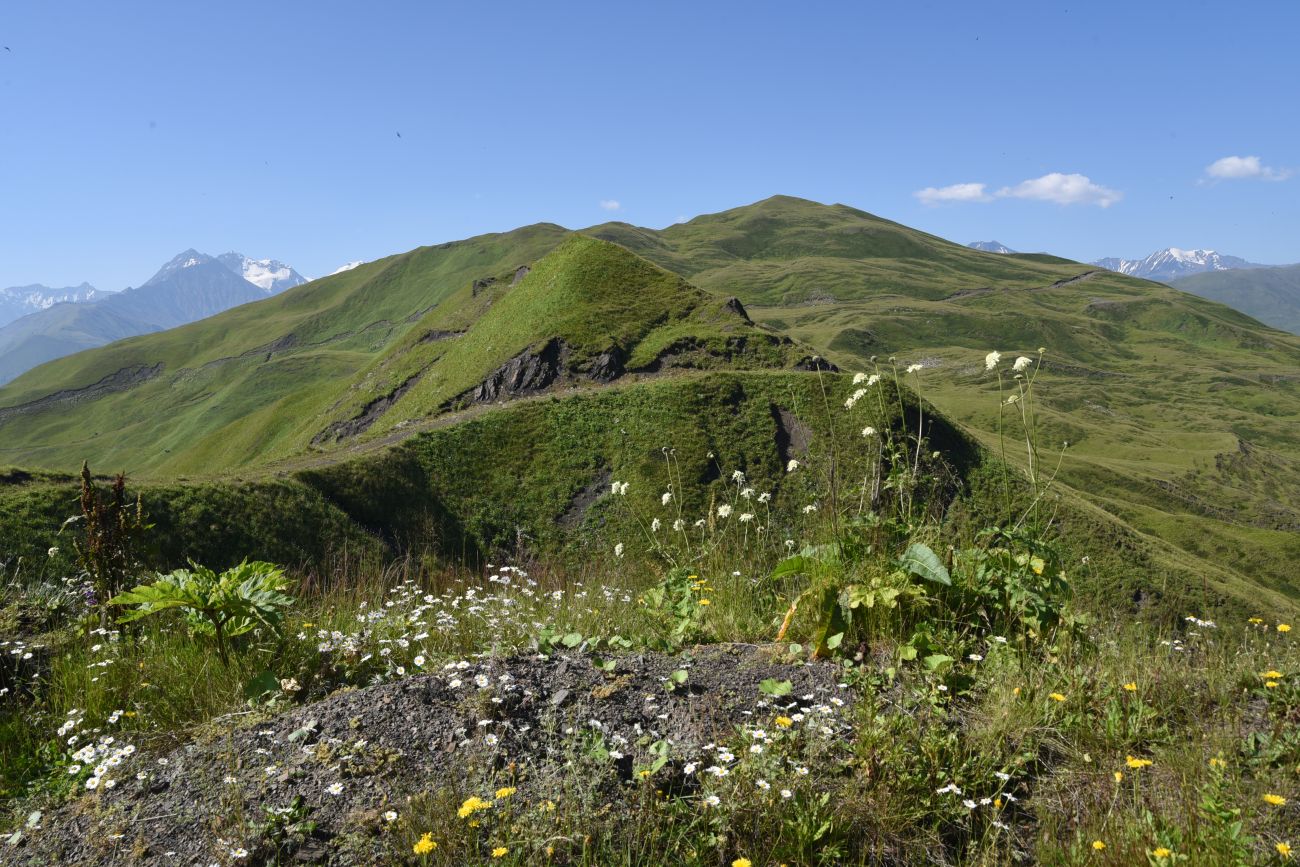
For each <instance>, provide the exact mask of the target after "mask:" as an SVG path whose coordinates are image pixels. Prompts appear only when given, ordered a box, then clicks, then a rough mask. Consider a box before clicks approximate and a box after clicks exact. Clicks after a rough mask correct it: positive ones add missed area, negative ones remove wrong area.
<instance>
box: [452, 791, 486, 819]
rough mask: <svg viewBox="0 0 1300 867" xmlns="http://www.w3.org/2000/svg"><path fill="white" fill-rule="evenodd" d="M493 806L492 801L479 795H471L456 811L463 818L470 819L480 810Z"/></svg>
mask: <svg viewBox="0 0 1300 867" xmlns="http://www.w3.org/2000/svg"><path fill="white" fill-rule="evenodd" d="M491 806H492V802H491V801H485V800H483V799H482V798H480V797H479V796H478V795H470V796H469V797H468V798H466V799H465V803H463V804H461V805H460V809H459V810H457V811H456V814H457V815H458V816H460V817H461V818H462V819H468V818H469V817H470V816H472V815H474V814H475V813H477V812H478V811H479V810H486V809H488V808H489V807H491Z"/></svg>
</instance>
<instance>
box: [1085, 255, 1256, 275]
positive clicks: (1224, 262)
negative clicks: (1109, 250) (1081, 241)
mask: <svg viewBox="0 0 1300 867" xmlns="http://www.w3.org/2000/svg"><path fill="white" fill-rule="evenodd" d="M1092 264H1094V265H1096V266H1098V267H1100V268H1105V269H1106V270H1107V271H1118V272H1119V273H1121V274H1127V275H1128V276H1130V277H1141V278H1143V279H1146V280H1157V281H1169V280H1176V279H1177V278H1179V277H1187V276H1189V275H1191V274H1202V273H1204V272H1206V271H1232V270H1236V269H1238V268H1267V267H1268V266H1267V265H1258V264H1256V263H1254V262H1247V261H1246V260H1245V259H1239V258H1237V257H1236V256H1225V255H1223V254H1222V253H1218V252H1215V251H1214V250H1180V249H1178V248H1177V247H1169V248H1167V249H1164V250H1157V251H1156V252H1154V253H1152V254H1151V255H1150V256H1147V257H1146V258H1145V259H1116V258H1110V259H1098V260H1097V261H1096V262H1093V263H1092Z"/></svg>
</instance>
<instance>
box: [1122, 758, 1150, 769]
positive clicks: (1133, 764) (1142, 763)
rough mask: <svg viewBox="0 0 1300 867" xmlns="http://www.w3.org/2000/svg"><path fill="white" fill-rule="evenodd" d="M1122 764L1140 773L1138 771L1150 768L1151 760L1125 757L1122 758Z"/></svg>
mask: <svg viewBox="0 0 1300 867" xmlns="http://www.w3.org/2000/svg"><path fill="white" fill-rule="evenodd" d="M1124 764H1126V765H1128V766H1129V767H1130V768H1132V769H1133V770H1135V771H1140V770H1142V769H1143V768H1148V767H1150V766H1151V760H1150V759H1139V758H1137V757H1136V756H1125V757H1124Z"/></svg>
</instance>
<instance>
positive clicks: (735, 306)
mask: <svg viewBox="0 0 1300 867" xmlns="http://www.w3.org/2000/svg"><path fill="white" fill-rule="evenodd" d="M722 308H723V309H724V310H728V311H730V312H732V313H734V314H736V315H737V316H739V317H740V318H741V319H743V320H745V321H746V322H748V323H750V324H751V325H752V324H753V323H754V320H752V319H750V318H749V314H748V313H746V312H745V305H743V304H741V303H740V299H739V298H728V299H727V302H726V303H725V304H723V305H722Z"/></svg>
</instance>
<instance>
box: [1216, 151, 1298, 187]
mask: <svg viewBox="0 0 1300 867" xmlns="http://www.w3.org/2000/svg"><path fill="white" fill-rule="evenodd" d="M1205 173H1206V174H1207V175H1209V176H1210V177H1211V178H1214V179H1216V180H1242V179H1248V180H1264V181H1284V180H1286V179H1287V178H1289V177H1291V170H1290V169H1275V168H1273V167H1272V166H1266V165H1264V164H1263V163H1261V162H1260V161H1259V157H1236V156H1234V157H1224V158H1223V159H1219V160H1215V161H1214V162H1212V163H1210V164H1209V165H1208V166H1206V167H1205Z"/></svg>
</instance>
